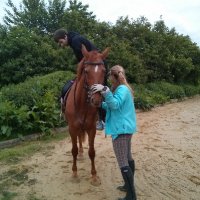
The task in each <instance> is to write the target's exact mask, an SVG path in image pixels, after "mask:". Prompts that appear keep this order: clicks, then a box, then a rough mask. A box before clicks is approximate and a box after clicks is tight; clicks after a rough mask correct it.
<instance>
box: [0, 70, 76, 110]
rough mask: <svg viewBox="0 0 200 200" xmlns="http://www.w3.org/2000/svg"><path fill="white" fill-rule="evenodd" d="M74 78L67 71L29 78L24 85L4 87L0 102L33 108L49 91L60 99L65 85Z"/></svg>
mask: <svg viewBox="0 0 200 200" xmlns="http://www.w3.org/2000/svg"><path fill="white" fill-rule="evenodd" d="M72 78H74V74H72V73H71V72H65V71H58V72H55V73H51V74H48V75H45V76H41V77H40V76H37V77H34V78H29V79H28V80H26V81H25V82H23V83H20V84H17V85H9V86H7V87H3V88H2V89H1V92H0V100H1V101H5V100H7V101H12V102H13V103H14V104H15V105H16V106H17V107H20V106H22V105H27V106H28V107H29V108H31V107H33V106H34V105H35V103H36V102H38V101H40V99H41V97H43V95H44V94H45V93H46V92H47V91H52V92H53V94H54V95H55V97H57V98H59V96H60V91H61V88H62V87H63V85H64V83H65V82H66V81H67V80H70V79H72Z"/></svg>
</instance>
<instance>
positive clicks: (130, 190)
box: [118, 166, 136, 200]
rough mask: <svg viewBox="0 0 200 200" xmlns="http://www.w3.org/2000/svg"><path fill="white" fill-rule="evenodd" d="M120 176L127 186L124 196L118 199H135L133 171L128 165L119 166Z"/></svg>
mask: <svg viewBox="0 0 200 200" xmlns="http://www.w3.org/2000/svg"><path fill="white" fill-rule="evenodd" d="M121 172H122V176H123V179H124V182H125V185H126V187H127V192H126V196H125V197H124V198H118V200H136V193H135V187H134V179H133V173H132V170H131V168H130V167H129V166H126V167H122V168H121Z"/></svg>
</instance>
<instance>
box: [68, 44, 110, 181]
mask: <svg viewBox="0 0 200 200" xmlns="http://www.w3.org/2000/svg"><path fill="white" fill-rule="evenodd" d="M81 50H82V54H83V59H82V60H81V61H80V62H79V63H78V66H77V77H76V79H75V82H74V83H73V85H72V87H71V90H70V91H69V94H68V97H67V99H66V104H65V108H66V109H65V119H66V121H67V122H68V127H69V134H70V137H71V142H72V150H71V152H72V156H73V164H72V171H73V174H72V177H74V178H75V177H78V174H77V156H78V154H82V152H83V147H82V141H84V140H85V137H86V133H87V135H88V144H89V149H88V155H89V158H90V160H91V175H92V182H93V183H94V182H96V181H97V179H98V177H97V171H96V168H95V148H94V140H95V135H96V118H97V113H98V109H99V106H100V105H101V102H102V96H101V94H100V93H95V94H93V93H92V91H91V89H90V88H91V86H92V85H93V84H103V83H104V80H105V76H106V69H105V65H104V62H103V61H104V60H105V58H106V57H107V55H108V52H109V48H106V49H105V50H104V51H103V52H98V51H97V50H93V51H87V49H86V48H85V46H84V45H82V49H81ZM77 142H79V148H78V145H77Z"/></svg>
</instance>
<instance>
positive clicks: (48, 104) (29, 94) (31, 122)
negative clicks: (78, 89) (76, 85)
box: [0, 71, 74, 139]
mask: <svg viewBox="0 0 200 200" xmlns="http://www.w3.org/2000/svg"><path fill="white" fill-rule="evenodd" d="M72 78H74V74H72V73H70V72H64V71H59V72H55V73H52V74H48V75H46V76H43V77H39V76H38V77H34V78H30V79H28V80H27V81H25V82H24V83H20V84H18V85H9V86H7V87H4V88H2V89H1V90H0V102H1V104H0V131H1V132H0V138H1V139H5V138H14V137H19V136H23V135H27V134H31V133H33V132H49V131H50V129H51V128H53V127H59V126H62V125H63V124H64V121H63V120H60V119H59V113H60V105H59V104H60V101H58V99H59V97H60V92H61V88H62V87H63V85H64V83H65V82H66V81H67V80H69V79H72Z"/></svg>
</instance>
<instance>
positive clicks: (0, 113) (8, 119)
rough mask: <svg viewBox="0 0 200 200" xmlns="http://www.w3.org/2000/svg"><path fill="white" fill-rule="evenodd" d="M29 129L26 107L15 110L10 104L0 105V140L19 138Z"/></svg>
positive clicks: (3, 103) (2, 103) (6, 102)
mask: <svg viewBox="0 0 200 200" xmlns="http://www.w3.org/2000/svg"><path fill="white" fill-rule="evenodd" d="M30 128H31V123H30V121H29V115H28V107H27V106H21V107H20V108H17V107H16V106H15V105H14V104H13V103H12V102H8V101H5V102H1V103H0V138H1V139H4V138H14V137H19V136H21V135H23V134H25V133H26V132H28V130H29V129H30Z"/></svg>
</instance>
